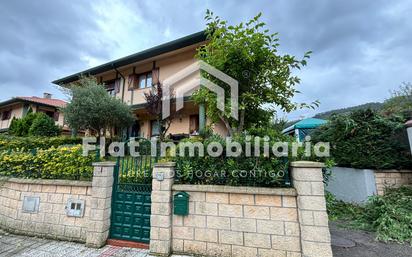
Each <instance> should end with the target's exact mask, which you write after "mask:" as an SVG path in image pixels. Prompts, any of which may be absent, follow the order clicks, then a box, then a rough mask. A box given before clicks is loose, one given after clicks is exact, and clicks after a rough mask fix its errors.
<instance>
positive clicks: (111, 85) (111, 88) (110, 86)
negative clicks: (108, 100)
mask: <svg viewBox="0 0 412 257" xmlns="http://www.w3.org/2000/svg"><path fill="white" fill-rule="evenodd" d="M104 84H105V86H106V91H107V93H108V94H109V95H111V96H115V95H116V90H115V84H116V80H110V81H106V82H105V83H104Z"/></svg>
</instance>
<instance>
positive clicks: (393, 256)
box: [330, 223, 412, 257]
mask: <svg viewBox="0 0 412 257" xmlns="http://www.w3.org/2000/svg"><path fill="white" fill-rule="evenodd" d="M330 232H331V235H332V250H333V256H334V257H412V247H411V246H410V245H408V244H404V245H400V244H396V243H383V242H378V241H376V240H375V235H374V234H372V233H368V232H365V231H356V230H349V229H343V228H340V227H338V226H337V224H336V223H331V224H330ZM337 245H340V246H337Z"/></svg>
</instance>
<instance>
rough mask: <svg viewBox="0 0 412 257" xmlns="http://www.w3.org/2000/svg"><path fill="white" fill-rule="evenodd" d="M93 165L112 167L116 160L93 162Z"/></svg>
mask: <svg viewBox="0 0 412 257" xmlns="http://www.w3.org/2000/svg"><path fill="white" fill-rule="evenodd" d="M92 165H93V166H100V167H114V166H116V162H110V161H107V162H93V163H92Z"/></svg>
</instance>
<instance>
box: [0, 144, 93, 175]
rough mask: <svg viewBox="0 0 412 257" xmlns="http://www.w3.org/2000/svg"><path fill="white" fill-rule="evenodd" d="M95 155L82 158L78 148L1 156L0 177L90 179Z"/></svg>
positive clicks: (11, 151) (71, 147) (15, 151)
mask: <svg viewBox="0 0 412 257" xmlns="http://www.w3.org/2000/svg"><path fill="white" fill-rule="evenodd" d="M93 161H94V156H93V155H89V156H83V155H82V147H81V145H75V146H70V147H64V146H62V147H51V148H49V149H44V150H43V149H40V150H37V151H25V150H22V149H16V150H9V151H3V152H1V153H0V176H11V177H20V178H42V179H68V180H90V179H91V178H92V176H93V167H92V162H93Z"/></svg>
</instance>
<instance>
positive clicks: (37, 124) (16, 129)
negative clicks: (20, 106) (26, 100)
mask: <svg viewBox="0 0 412 257" xmlns="http://www.w3.org/2000/svg"><path fill="white" fill-rule="evenodd" d="M60 132H61V131H60V128H59V127H58V126H57V125H56V124H55V122H54V120H53V119H52V118H50V117H49V116H47V115H46V114H45V113H42V112H37V113H33V112H32V111H31V110H29V112H28V113H27V115H26V116H24V117H23V118H21V119H16V118H13V120H12V121H11V124H10V127H9V134H10V135H12V136H29V135H31V136H57V135H59V134H60Z"/></svg>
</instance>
